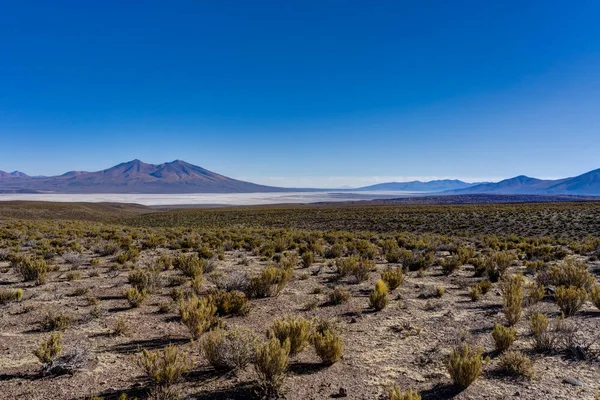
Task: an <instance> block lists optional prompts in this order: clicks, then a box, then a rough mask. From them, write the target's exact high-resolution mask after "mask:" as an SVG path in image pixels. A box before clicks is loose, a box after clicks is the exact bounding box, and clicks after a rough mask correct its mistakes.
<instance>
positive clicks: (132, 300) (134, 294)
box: [125, 287, 148, 308]
mask: <svg viewBox="0 0 600 400" xmlns="http://www.w3.org/2000/svg"><path fill="white" fill-rule="evenodd" d="M125 298H126V299H127V301H128V302H129V306H131V307H133V308H137V307H139V306H141V305H142V303H143V302H144V301H146V299H147V298H148V292H147V291H146V289H143V290H138V289H136V288H134V287H132V288H129V289H128V290H127V291H126V292H125Z"/></svg>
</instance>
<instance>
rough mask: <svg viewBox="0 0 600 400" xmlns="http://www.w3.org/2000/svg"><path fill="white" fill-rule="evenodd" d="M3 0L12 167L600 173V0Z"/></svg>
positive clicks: (1, 61)
mask: <svg viewBox="0 0 600 400" xmlns="http://www.w3.org/2000/svg"><path fill="white" fill-rule="evenodd" d="M492 3H496V4H492ZM0 5H1V7H2V8H1V9H2V12H1V13H0V170H8V171H12V170H15V169H18V170H21V171H24V172H26V173H29V174H32V175H37V174H45V175H51V174H59V173H63V172H65V171H68V170H73V169H77V170H100V169H104V168H107V167H110V166H112V165H114V164H117V163H119V162H122V161H127V160H131V159H134V158H139V159H141V160H143V161H146V162H150V163H160V162H164V161H171V160H174V159H183V160H186V161H188V162H191V163H193V164H197V165H200V166H202V167H205V168H208V169H211V170H213V171H216V172H219V173H222V174H225V175H228V176H232V177H235V178H241V179H247V180H252V181H255V182H259V183H266V184H274V185H282V186H312V187H317V186H320V187H335V186H340V185H351V186H355V185H363V184H370V183H376V182H381V181H387V180H405V179H414V178H418V179H435V178H446V177H452V178H461V179H465V180H471V181H478V180H497V179H502V178H506V177H511V176H515V175H519V174H526V175H530V176H536V177H542V178H555V177H564V176H573V175H578V174H580V173H583V172H586V171H589V170H592V169H596V168H600V157H598V154H600V24H599V23H598V15H600V2H598V1H576V2H566V1H548V0H546V1H528V2H522V1H518V2H517V1H503V2H485V1H457V2H448V1H410V2H409V1H383V0H382V1H377V2H367V1H349V0H345V1H306V0H305V1H251V2H249V1H218V2H217V1H199V0H194V1H177V2H164V1H145V2H126V1H125V2H124V1H106V0H105V1H60V0H56V1H52V2H48V1H27V0H23V1H18V2H17V1H3V0H0Z"/></svg>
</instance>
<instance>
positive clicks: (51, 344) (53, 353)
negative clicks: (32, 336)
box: [33, 333, 62, 364]
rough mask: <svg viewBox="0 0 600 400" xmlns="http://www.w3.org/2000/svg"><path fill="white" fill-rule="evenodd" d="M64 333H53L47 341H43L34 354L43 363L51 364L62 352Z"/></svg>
mask: <svg viewBox="0 0 600 400" xmlns="http://www.w3.org/2000/svg"><path fill="white" fill-rule="evenodd" d="M61 339H62V334H60V333H53V334H51V335H50V338H49V339H48V340H47V341H46V342H42V344H41V345H40V347H39V348H38V349H37V350H35V351H34V352H33V354H34V355H35V356H36V357H37V358H38V360H40V362H41V363H42V364H50V363H51V362H52V360H54V359H55V358H56V357H58V355H59V354H60V353H61V352H62V345H61V343H60V342H61Z"/></svg>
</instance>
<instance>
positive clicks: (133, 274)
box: [127, 267, 161, 293]
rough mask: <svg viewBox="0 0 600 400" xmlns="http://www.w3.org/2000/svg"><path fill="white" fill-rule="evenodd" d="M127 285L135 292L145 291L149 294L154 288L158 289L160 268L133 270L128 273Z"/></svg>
mask: <svg viewBox="0 0 600 400" xmlns="http://www.w3.org/2000/svg"><path fill="white" fill-rule="evenodd" d="M127 278H128V281H129V284H130V285H131V286H133V287H135V288H136V289H137V290H139V291H142V290H146V291H148V292H149V293H151V292H152V291H153V290H155V289H156V288H158V287H160V286H161V285H160V268H159V267H152V268H146V269H141V268H135V269H133V270H131V271H130V272H129V275H128V277H127Z"/></svg>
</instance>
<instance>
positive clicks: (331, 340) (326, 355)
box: [311, 329, 344, 365]
mask: <svg viewBox="0 0 600 400" xmlns="http://www.w3.org/2000/svg"><path fill="white" fill-rule="evenodd" d="M311 341H312V344H313V346H314V347H315V351H316V352H317V355H318V356H319V358H320V359H321V361H322V362H323V364H325V365H333V364H334V363H336V362H337V361H338V360H339V359H340V358H341V357H342V354H343V353H344V342H343V341H342V338H341V337H340V335H338V334H337V333H336V332H334V331H332V330H330V329H325V330H324V331H323V332H315V333H314V334H313V336H312V338H311Z"/></svg>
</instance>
